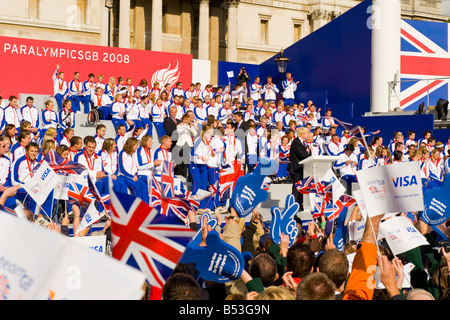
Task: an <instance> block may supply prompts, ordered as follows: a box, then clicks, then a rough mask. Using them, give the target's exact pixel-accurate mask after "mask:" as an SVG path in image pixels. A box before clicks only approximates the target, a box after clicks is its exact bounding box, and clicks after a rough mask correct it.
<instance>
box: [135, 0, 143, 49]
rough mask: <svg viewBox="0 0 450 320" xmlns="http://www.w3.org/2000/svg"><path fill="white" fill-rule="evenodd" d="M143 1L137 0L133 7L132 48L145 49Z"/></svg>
mask: <svg viewBox="0 0 450 320" xmlns="http://www.w3.org/2000/svg"><path fill="white" fill-rule="evenodd" d="M144 7H145V1H144V0H137V1H136V5H135V7H134V49H140V50H145V10H144Z"/></svg>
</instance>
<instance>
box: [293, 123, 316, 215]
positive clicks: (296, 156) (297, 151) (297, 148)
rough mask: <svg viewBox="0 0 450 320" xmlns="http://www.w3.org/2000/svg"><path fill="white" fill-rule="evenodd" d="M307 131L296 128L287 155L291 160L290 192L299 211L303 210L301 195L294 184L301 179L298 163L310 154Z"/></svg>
mask: <svg viewBox="0 0 450 320" xmlns="http://www.w3.org/2000/svg"><path fill="white" fill-rule="evenodd" d="M309 133H310V132H309V131H308V129H306V128H305V127H300V128H299V129H298V130H297V138H295V139H294V141H292V144H291V150H290V155H289V161H290V162H291V168H290V170H289V173H290V175H291V177H292V194H293V195H294V196H295V200H296V201H297V202H298V203H299V204H300V211H303V195H302V194H301V193H300V192H298V190H297V188H296V187H295V184H296V183H297V182H298V181H300V180H302V179H303V165H301V164H299V163H300V162H301V161H303V160H305V159H306V158H308V157H310V156H311V150H310V149H309V146H308V144H307V143H306V139H307V137H308V134H309Z"/></svg>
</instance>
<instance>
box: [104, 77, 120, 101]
mask: <svg viewBox="0 0 450 320" xmlns="http://www.w3.org/2000/svg"><path fill="white" fill-rule="evenodd" d="M118 93H119V88H118V86H117V83H116V78H114V77H110V78H109V82H108V83H107V84H106V85H105V94H106V95H107V96H109V98H110V99H111V100H113V99H114V97H115V96H116V94H118Z"/></svg>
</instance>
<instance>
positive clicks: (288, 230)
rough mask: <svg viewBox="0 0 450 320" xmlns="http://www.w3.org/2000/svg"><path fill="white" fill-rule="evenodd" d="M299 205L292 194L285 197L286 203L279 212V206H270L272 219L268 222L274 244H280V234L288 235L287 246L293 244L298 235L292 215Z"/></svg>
mask: <svg viewBox="0 0 450 320" xmlns="http://www.w3.org/2000/svg"><path fill="white" fill-rule="evenodd" d="M299 208H300V205H299V204H298V202H296V201H295V197H294V195H292V194H290V195H288V196H287V197H286V205H285V208H284V210H283V212H281V210H280V208H278V207H272V209H271V213H272V221H271V224H270V238H271V239H272V241H273V242H274V243H276V244H278V245H279V244H280V241H281V234H285V235H288V236H289V246H291V245H292V244H294V242H295V240H296V239H297V235H298V227H297V222H296V221H295V219H294V217H295V215H296V214H297V212H298V210H299Z"/></svg>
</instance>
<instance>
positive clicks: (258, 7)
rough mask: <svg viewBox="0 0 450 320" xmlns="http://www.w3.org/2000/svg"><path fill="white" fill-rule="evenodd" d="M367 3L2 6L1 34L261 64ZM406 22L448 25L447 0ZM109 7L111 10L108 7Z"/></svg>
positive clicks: (143, 0)
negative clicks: (418, 21)
mask: <svg viewBox="0 0 450 320" xmlns="http://www.w3.org/2000/svg"><path fill="white" fill-rule="evenodd" d="M360 2H361V0H193V1H187V0H153V1H150V0H114V1H108V0H106V1H105V0H14V1H13V2H12V1H7V0H0V35H2V36H12V37H23V38H33V39H40V40H54V41H63V42H71V43H80V44H94V45H105V46H107V45H110V46H115V47H123V48H133V49H142V50H154V51H165V52H177V53H187V54H192V55H193V58H194V59H199V60H209V61H211V82H212V83H214V81H215V79H217V62H218V61H232V62H242V63H256V64H259V63H261V62H263V61H265V60H266V59H268V58H270V57H271V56H273V55H274V54H276V53H277V52H279V51H280V49H281V48H286V47H288V46H290V45H291V44H293V43H294V42H296V41H298V40H300V39H301V38H303V37H305V36H307V35H308V34H310V33H311V32H313V31H315V30H317V29H318V28H320V27H322V26H323V25H325V24H326V23H328V22H330V21H331V20H333V19H334V18H336V17H338V16H339V15H341V14H342V13H344V12H345V11H347V10H349V9H350V8H352V7H353V6H355V5H357V4H358V3H360ZM401 4H402V16H403V18H406V19H421V20H427V21H446V20H447V19H448V16H446V15H445V14H443V13H442V0H401ZM107 6H110V8H108V7H107Z"/></svg>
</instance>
